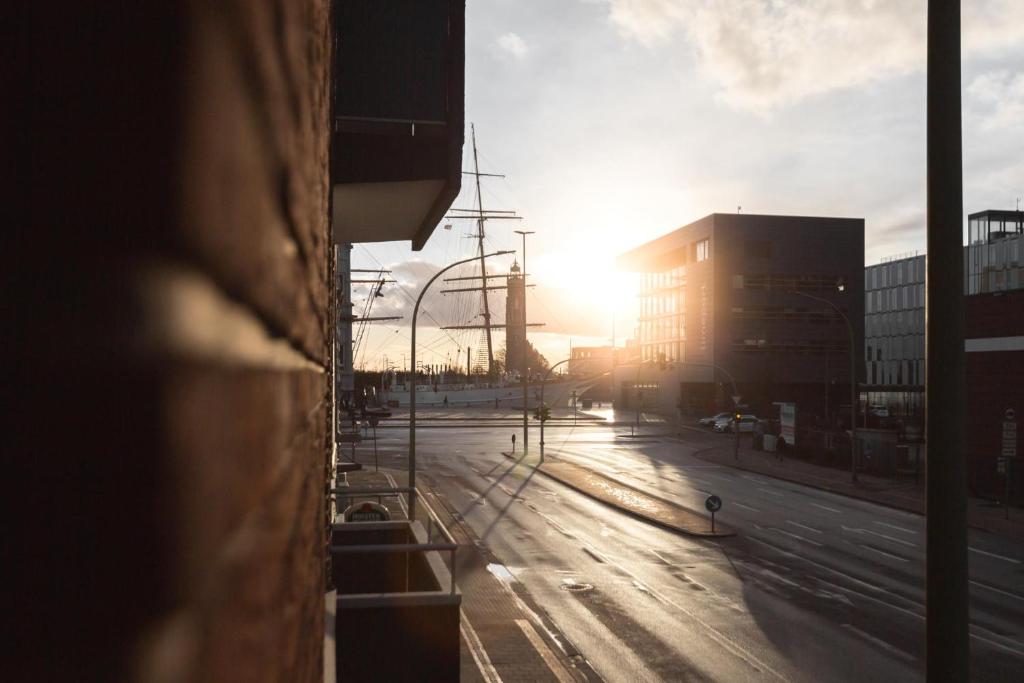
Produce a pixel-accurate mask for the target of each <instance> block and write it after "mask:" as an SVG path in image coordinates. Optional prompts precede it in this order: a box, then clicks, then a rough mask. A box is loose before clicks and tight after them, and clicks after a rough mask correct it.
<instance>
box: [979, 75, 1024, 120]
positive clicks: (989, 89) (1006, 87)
mask: <svg viewBox="0 0 1024 683" xmlns="http://www.w3.org/2000/svg"><path fill="white" fill-rule="evenodd" d="M965 100H966V102H965V104H966V108H967V117H968V121H969V122H976V123H978V124H979V125H980V126H981V128H982V129H983V130H985V131H994V130H999V129H1004V128H1012V127H1018V128H1019V127H1021V126H1024V73H1021V72H1016V73H1012V72H1010V71H1009V70H1006V69H1000V70H997V71H990V72H988V73H983V74H981V75H979V76H976V77H974V78H973V79H972V80H971V82H970V84H969V85H968V86H967V91H966V97H965Z"/></svg>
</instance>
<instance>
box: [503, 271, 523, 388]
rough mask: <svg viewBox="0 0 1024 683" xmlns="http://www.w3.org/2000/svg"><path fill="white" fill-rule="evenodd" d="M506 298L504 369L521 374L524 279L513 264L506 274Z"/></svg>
mask: <svg viewBox="0 0 1024 683" xmlns="http://www.w3.org/2000/svg"><path fill="white" fill-rule="evenodd" d="M507 284H508V298H507V299H505V368H506V369H507V370H508V371H510V372H517V373H522V372H523V369H524V368H523V353H524V352H525V351H526V348H527V346H526V277H525V276H524V275H523V274H522V272H521V271H520V269H519V263H513V264H512V268H511V270H510V272H509V274H508V282H507Z"/></svg>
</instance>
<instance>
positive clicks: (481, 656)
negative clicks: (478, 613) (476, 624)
mask: <svg viewBox="0 0 1024 683" xmlns="http://www.w3.org/2000/svg"><path fill="white" fill-rule="evenodd" d="M460 611H461V613H462V619H461V620H460V622H459V630H460V631H462V638H463V640H465V641H466V645H467V646H468V647H469V653H470V654H471V655H473V661H474V662H476V668H477V669H479V670H480V675H481V676H483V677H484V680H485V681H487V683H501V676H499V675H498V671H497V670H496V669H495V668H494V664H492V663H491V658H490V657H488V656H487V650H485V649H484V645H483V643H481V642H480V637H479V636H478V635H477V634H476V631H475V630H474V629H473V625H472V624H470V623H469V619H468V618H467V617H466V610H460Z"/></svg>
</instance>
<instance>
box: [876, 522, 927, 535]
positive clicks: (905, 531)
mask: <svg viewBox="0 0 1024 683" xmlns="http://www.w3.org/2000/svg"><path fill="white" fill-rule="evenodd" d="M875 524H877V525H879V526H885V527H889V528H890V529H895V530H896V531H902V532H903V533H905V534H916V533H917V532H916V531H914V530H913V529H904V528H903V527H901V526H896V525H895V524H886V523H885V522H875Z"/></svg>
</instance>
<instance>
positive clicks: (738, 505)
mask: <svg viewBox="0 0 1024 683" xmlns="http://www.w3.org/2000/svg"><path fill="white" fill-rule="evenodd" d="M733 505H735V506H736V507H741V508H743V509H744V510H750V511H751V512H760V510H758V509H757V508H755V507H751V506H749V505H744V504H743V503H733Z"/></svg>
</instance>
